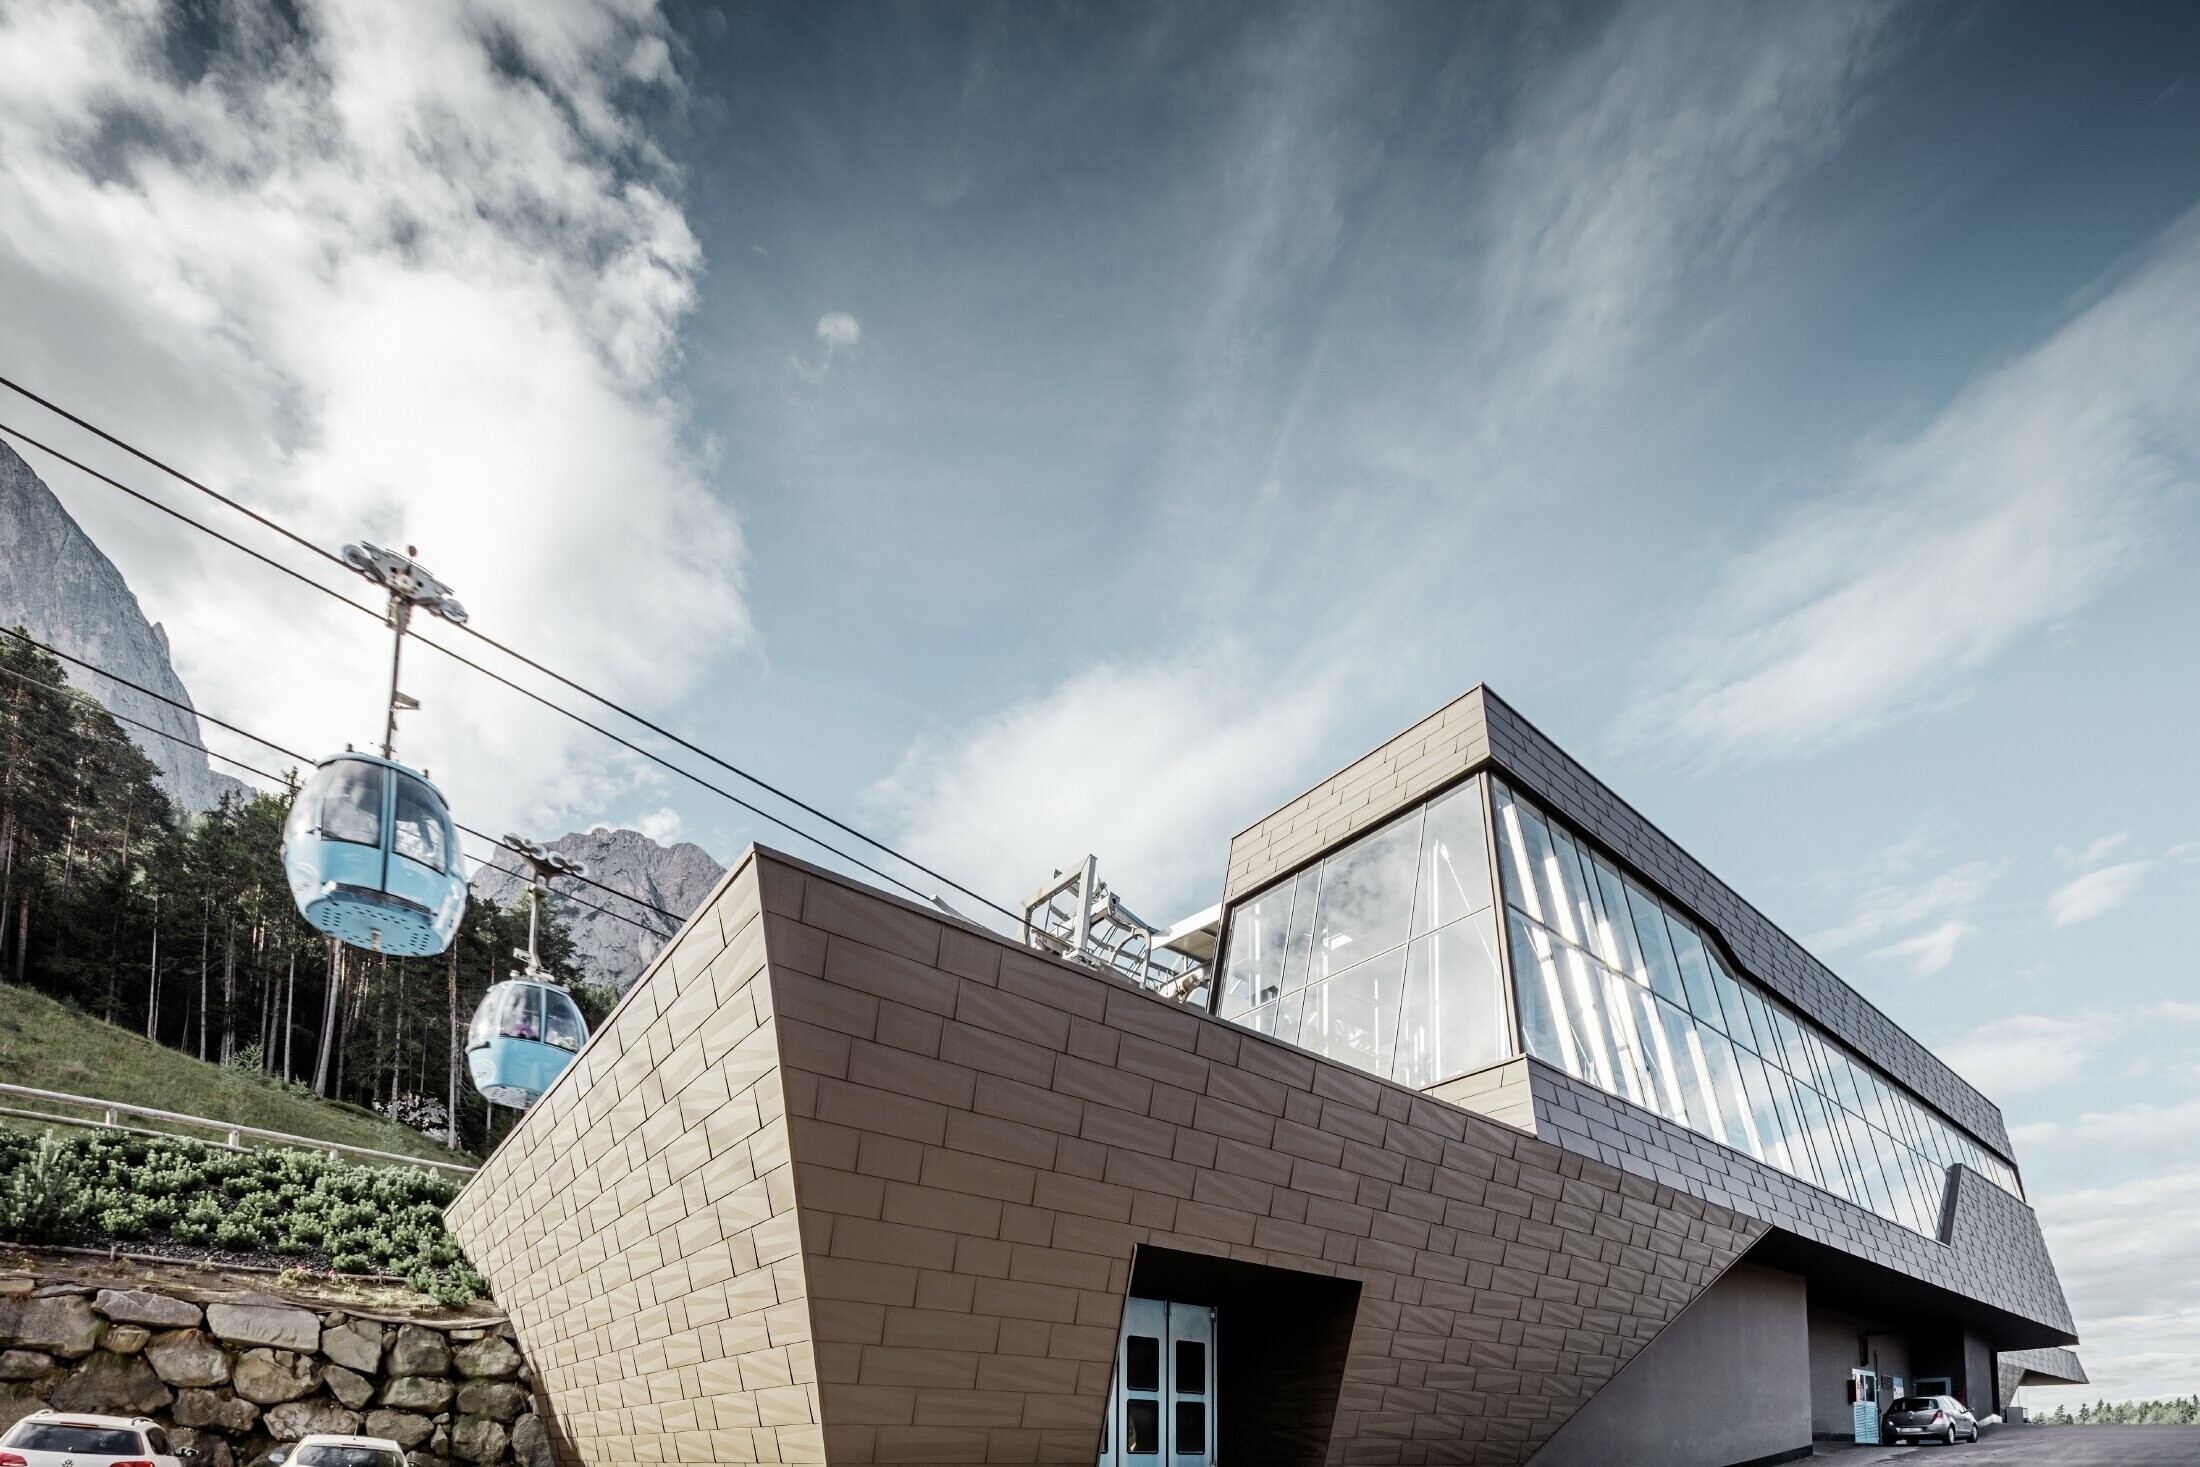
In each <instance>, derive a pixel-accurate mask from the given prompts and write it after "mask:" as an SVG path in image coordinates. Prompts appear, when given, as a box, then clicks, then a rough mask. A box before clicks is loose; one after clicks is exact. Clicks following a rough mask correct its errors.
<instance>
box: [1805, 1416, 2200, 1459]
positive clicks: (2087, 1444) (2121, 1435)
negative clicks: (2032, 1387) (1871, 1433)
mask: <svg viewBox="0 0 2200 1467" xmlns="http://www.w3.org/2000/svg"><path fill="white" fill-rule="evenodd" d="M1829 1455H1833V1456H1835V1457H1836V1458H1837V1459H1838V1460H1839V1462H1840V1464H1841V1467H1867V1464H1870V1463H1880V1462H1904V1463H1914V1464H1916V1467H2200V1426H2001V1427H1994V1426H1989V1427H1987V1428H1986V1430H1985V1434H1984V1436H1983V1437H1982V1438H1981V1439H1980V1440H1979V1441H1978V1442H1977V1443H1975V1444H1974V1443H1971V1442H1962V1443H1959V1444H1957V1445H1956V1446H1953V1447H1939V1446H1932V1447H1848V1448H1845V1449H1842V1450H1841V1451H1839V1452H1836V1453H1831V1454H1829Z"/></svg>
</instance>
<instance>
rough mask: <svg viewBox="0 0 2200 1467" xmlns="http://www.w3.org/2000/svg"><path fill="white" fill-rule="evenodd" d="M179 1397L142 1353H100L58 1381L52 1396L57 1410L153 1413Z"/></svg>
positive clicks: (102, 1412) (118, 1414)
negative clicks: (155, 1371)
mask: <svg viewBox="0 0 2200 1467" xmlns="http://www.w3.org/2000/svg"><path fill="white" fill-rule="evenodd" d="M175 1398H176V1396H175V1392H173V1391H171V1390H169V1389H168V1387H167V1386H165V1385H163V1384H161V1379H160V1377H159V1376H157V1375H155V1374H154V1373H153V1367H152V1366H150V1365H147V1364H146V1363H145V1358H144V1357H143V1356H142V1355H98V1356H95V1357H93V1358H92V1359H90V1360H87V1361H85V1362H84V1363H83V1364H82V1365H79V1366H77V1367H76V1369H74V1370H72V1371H70V1372H69V1374H68V1375H67V1376H65V1377H64V1378H63V1379H62V1380H61V1381H60V1383H59V1384H57V1385H55V1386H54V1388H53V1396H52V1398H51V1399H52V1402H53V1408H54V1409H55V1410H56V1411H89V1412H94V1413H96V1414H98V1415H101V1416H149V1415H151V1414H152V1413H153V1412H155V1411H159V1410H161V1409H163V1408H164V1407H166V1406H167V1405H168V1403H169V1402H171V1401H173V1400H175Z"/></svg>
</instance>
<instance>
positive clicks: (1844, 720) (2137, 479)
mask: <svg viewBox="0 0 2200 1467" xmlns="http://www.w3.org/2000/svg"><path fill="white" fill-rule="evenodd" d="M2196 392H2200V213H2196V214H2188V215H2186V216H2185V217H2184V218H2183V219H2181V220H2180V221H2179V222H2178V223H2177V224H2176V225H2175V226H2173V227H2172V228H2171V229H2169V230H2168V231H2166V232H2165V233H2164V234H2163V235H2162V236H2161V237H2160V238H2159V239H2158V240H2157V242H2156V244H2155V246H2154V248H2153V249H2152V251H2151V253H2150V254H2149V256H2148V257H2147V258H2146V260H2145V261H2144V262H2143V263H2142V264H2141V265H2140V266H2139V267H2138V268H2136V269H2135V270H2134V271H2132V272H2131V273H2130V274H2129V275H2128V276H2127V277H2126V278H2124V279H2123V280H2122V281H2121V282H2120V283H2118V284H2116V285H2114V286H2113V287H2112V288H2110V289H2108V290H2107V291H2106V292H2105V294H2103V295H2102V296H2101V297H2100V298H2099V299H2098V300H2097V301H2096V302H2095V303H2094V304H2092V305H2091V306H2089V307H2087V308H2086V309H2084V310H2083V311H2081V312H2080V313H2079V314H2078V315H2077V316H2076V317H2075V318H2074V319H2072V320H2070V321H2069V322H2068V323H2067V324H2066V325H2064V326H2063V327H2062V328H2061V329H2059V330H2058V331H2056V332H2055V333H2054V334H2053V335H2052V336H2051V337H2049V338H2048V339H2047V340H2046V341H2044V342H2042V343H2041V344H2040V345H2039V346H2037V347H2036V348H2034V349H2033V350H2032V351H2030V352H2029V353H2027V354H2026V355H2024V356H2022V357H2020V358H2019V359H2017V360H2016V361H2013V362H2011V363H2010V364H2008V365H2007V366H2005V367H2002V368H2001V369H1999V370H1998V371H1994V372H1992V373H1989V374H1988V375H1986V376H1984V377H1983V378H1981V379H1980V380H1979V381H1977V382H1975V383H1974V384H1973V385H1971V386H1970V387H1969V388H1967V389H1966V390H1965V391H1964V392H1963V393H1961V394H1960V395H1959V396H1958V397H1957V398H1956V399H1955V400H1954V401H1953V402H1951V403H1950V404H1949V405H1948V406H1947V407H1946V408H1945V409H1944V410H1943V411H1942V412H1941V413H1940V415H1939V416H1938V417H1937V418H1936V419H1935V420H1934V421H1933V422H1932V423H1930V424H1929V425H1928V426H1927V427H1926V428H1925V429H1924V430H1923V431H1921V432H1919V433H1917V434H1915V435H1914V436H1911V437H1909V438H1907V439H1904V440H1902V441H1898V442H1892V443H1889V444H1885V445H1879V446H1872V447H1868V448H1866V449H1865V450H1864V451H1863V452H1862V453H1861V454H1860V456H1859V460H1858V463H1857V466H1856V469H1855V470H1854V472H1853V474H1852V475H1851V476H1850V479H1849V482H1847V483H1846V484H1844V485H1843V486H1842V487H1840V488H1839V489H1837V490H1835V491H1833V492H1830V493H1827V494H1825V495H1823V496H1822V497H1820V498H1819V499H1817V500H1815V501H1813V502H1810V503H1807V504H1805V505H1803V506H1801V507H1800V508H1798V509H1796V510H1794V511H1793V512H1791V513H1789V514H1788V515H1787V516H1785V517H1784V518H1783V519H1782V520H1781V521H1780V522H1779V523H1778V524H1777V526H1776V527H1775V528H1774V529H1773V530H1772V531H1771V533H1769V534H1768V535H1767V536H1765V537H1764V538H1763V539H1762V540H1761V541H1760V542H1759V543H1757V544H1756V545H1755V546H1753V547H1752V548H1750V549H1748V550H1746V551H1744V552H1742V553H1740V554H1738V555H1737V556H1735V557H1733V558H1732V560H1731V561H1730V562H1729V563H1728V564H1727V565H1726V566H1725V567H1724V569H1723V571H1721V573H1720V574H1719V577H1718V579H1717V582H1716V584H1715V589H1714V590H1713V591H1712V592H1711V593H1710V594H1709V595H1708V596H1706V597H1705V598H1704V599H1703V600H1702V602H1701V603H1700V604H1699V606H1698V607H1697V608H1696V610H1695V611H1694V612H1693V613H1691V615H1690V616H1689V618H1688V619H1687V620H1686V621H1685V622H1684V623H1683V625H1682V626H1681V627H1680V628H1679V629H1678V630H1677V631H1676V632H1675V633H1673V634H1672V635H1671V636H1670V637H1669V638H1668V639H1667V642H1666V645H1665V646H1664V647H1663V648H1662V649H1661V651H1660V653H1659V654H1658V656H1657V657H1656V658H1655V659H1654V661H1653V665H1654V666H1655V667H1656V669H1657V671H1658V674H1659V676H1658V678H1657V682H1656V684H1655V687H1656V689H1657V690H1656V691H1652V692H1648V693H1645V694H1644V695H1642V696H1640V697H1638V698H1637V699H1636V700H1635V702H1634V705H1633V707H1632V708H1631V709H1630V711H1629V712H1628V714H1627V716H1626V717H1625V718H1624V719H1623V720H1622V721H1621V725H1620V726H1621V727H1623V728H1629V729H1637V730H1658V731H1660V732H1659V733H1658V735H1657V736H1658V737H1660V738H1663V739H1666V740H1668V741H1670V742H1671V743H1673V744H1674V745H1676V746H1679V747H1686V748H1691V749H1695V750H1698V751H1700V752H1703V753H1705V754H1708V755H1710V756H1713V757H1768V756H1780V755H1793V754H1798V753H1803V752H1807V751H1810V750H1814V749H1819V748H1823V747H1826V746H1829V745H1833V744H1838V743H1841V742H1844V741H1846V740H1849V739H1853V738H1856V737H1858V736H1860V735H1862V734H1865V733H1869V732H1871V731H1872V730H1875V729H1878V728H1881V727H1883V726H1885V725H1886V724H1888V723H1890V722H1893V721H1894V720H1896V719H1899V718H1902V717H1905V716H1908V715H1912V714H1915V713H1918V712H1920V711H1924V710H1929V709H1933V708H1937V707H1941V706H1944V705H1946V704H1948V703H1950V702H1953V701H1955V700H1957V699H1959V698H1961V697H1962V696H1963V695H1964V692H1965V689H1966V687H1967V679H1968V677H1969V675H1970V674H1972V673H1975V672H1976V671H1978V670H1979V669H1980V668H1982V667H1984V666H1985V665H1986V664H1988V663H1989V662H1991V661H1993V660H1994V659H1996V658H1997V657H2000V656H2002V655H2003V654H2005V653H2007V652H2008V651H2010V650H2011V649H2012V648H2014V647H2016V646H2017V645H2019V644H2020V643H2021V642H2023V641H2024V640H2025V639H2027V638H2029V637H2032V636H2035V635H2037V634H2038V633H2039V632H2040V631H2042V630H2043V629H2045V628H2047V627H2050V626H2052V625H2054V624H2056V623H2058V622H2060V621H2062V620H2064V619H2066V618H2068V617H2071V616H2073V615H2076V614H2077V613H2079V612H2081V611H2083V610H2084V609H2085V608H2086V607H2088V606H2090V605H2091V604H2093V603H2094V602H2095V601H2097V600H2098V599H2099V598H2100V597H2101V596H2103V595H2105V594H2106V593H2107V592H2108V590H2109V589H2110V588H2111V587H2113V586H2114V585H2115V584H2116V583H2117V582H2119V581H2120V580H2122V579H2123V578H2124V577H2126V576H2127V575H2129V574H2130V573H2131V572H2132V570H2133V569H2134V567H2136V566H2137V565H2139V564H2140V563H2141V562H2142V561H2143V560H2144V559H2145V557H2146V554H2147V551H2148V549H2149V545H2150V542H2151V541H2152V540H2153V539H2154V538H2155V531H2156V528H2157V526H2158V525H2159V524H2160V522H2161V520H2162V518H2163V515H2164V513H2165V510H2166V507H2167V506H2168V505H2169V504H2170V503H2171V502H2172V501H2173V500H2174V499H2176V498H2177V497H2178V495H2179V494H2180V493H2181V492H2182V491H2184V490H2186V489H2188V488H2189V485H2190V479H2191V474H2190V466H2189V462H2187V461H2185V460H2184V459H2183V457H2181V456H2182V455H2185V454H2189V452H2190V450H2191V448H2192V447H2193V444H2194V439H2195V423H2196V420H2195V419H2194V418H2193V416H2192V414H2191V412H2190V404H2191V402H2192V399H2193V397H2194V395H2195V393H2196Z"/></svg>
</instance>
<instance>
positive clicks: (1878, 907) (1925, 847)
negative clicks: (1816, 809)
mask: <svg viewBox="0 0 2200 1467" xmlns="http://www.w3.org/2000/svg"><path fill="white" fill-rule="evenodd" d="M1939 854H1940V852H1939V848H1938V847H1936V846H1935V845H1933V844H1932V842H1931V841H1930V840H1928V839H1927V837H1926V836H1925V834H1924V833H1923V832H1922V831H1920V832H1914V833H1912V834H1911V835H1908V836H1906V837H1904V838H1903V839H1902V840H1899V841H1896V842H1895V843H1894V844H1892V845H1889V846H1884V847H1882V848H1881V849H1879V850H1877V851H1874V852H1873V853H1872V854H1871V855H1870V856H1868V857H1867V858H1865V860H1864V863H1863V865H1862V867H1861V869H1860V870H1858V871H1856V872H1854V873H1850V874H1844V875H1842V876H1840V877H1837V878H1832V879H1829V880H1828V881H1827V883H1826V885H1827V886H1828V887H1829V888H1830V889H1832V890H1835V891H1847V890H1850V889H1852V888H1853V889H1855V890H1856V891H1857V895H1856V897H1855V898H1854V902H1855V905H1854V907H1853V909H1852V910H1851V912H1850V914H1849V917H1848V920H1847V921H1845V922H1842V923H1840V924H1838V925H1836V926H1833V927H1826V928H1821V929H1820V930H1818V931H1816V932H1813V933H1812V934H1810V936H1809V937H1808V938H1806V939H1805V946H1808V947H1811V948H1814V949H1816V950H1819V951H1821V952H1836V951H1839V950H1840V949H1843V948H1847V947H1853V946H1855V945H1856V944H1858V943H1861V942H1869V941H1872V940H1873V939H1876V938H1880V937H1884V936H1887V935H1888V934H1890V933H1895V932H1901V931H1904V930H1907V929H1916V928H1919V927H1922V926H1923V925H1924V924H1927V923H1932V924H1934V925H1933V927H1932V928H1931V930H1929V931H1923V932H1914V933H1913V935H1911V936H1910V937H1908V938H1907V939H1905V940H1902V941H1899V942H1895V943H1893V944H1891V945H1888V946H1883V947H1881V948H1879V949H1878V950H1876V951H1875V952H1874V953H1873V954H1872V956H1874V957H1882V956H1889V955H1892V956H1894V957H1898V958H1902V957H1906V958H1909V959H1911V960H1912V961H1913V962H1914V961H1917V960H1919V959H1920V958H1923V957H1929V956H1933V955H1936V954H1937V955H1938V956H1939V958H1940V961H1939V962H1938V963H1937V964H1936V965H1935V966H1934V967H1931V968H1922V969H1920V971H1922V972H1937V971H1939V969H1940V968H1943V967H1946V966H1947V962H1948V959H1950V958H1952V957H1953V956H1954V953H1955V949H1956V946H1957V944H1958V943H1960V942H1961V941H1962V940H1963V939H1964V938H1966V937H1969V936H1972V935H1974V934H1975V933H1976V932H1977V930H1978V929H1977V928H1976V927H1975V926H1974V925H1973V924H1971V923H1970V922H1968V921H1965V920H1963V919H1964V918H1965V917H1967V916H1968V915H1969V914H1970V913H1971V912H1972V911H1973V910H1974V909H1975V908H1976V907H1977V906H1978V904H1979V903H1980V901H1982V900H1983V899H1984V898H1985V896H1986V893H1987V892H1988V890H1989V889H1991V888H1992V886H1993V884H1994V882H1995V881H1996V880H1998V879H1999V878H2000V876H2001V874H2002V872H2003V870H2004V869H2005V867H2006V863H2004V862H2000V861H1964V862H1960V863H1958V864H1956V865H1954V866H1949V867H1946V868H1944V869H1942V870H1938V871H1931V872H1929V873H1928V870H1927V867H1928V863H1930V862H1931V861H1932V860H1933V858H1934V857H1936V856H1938V855H1939Z"/></svg>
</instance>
